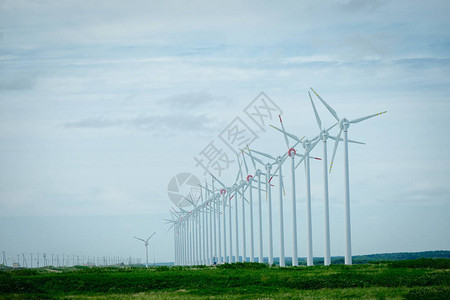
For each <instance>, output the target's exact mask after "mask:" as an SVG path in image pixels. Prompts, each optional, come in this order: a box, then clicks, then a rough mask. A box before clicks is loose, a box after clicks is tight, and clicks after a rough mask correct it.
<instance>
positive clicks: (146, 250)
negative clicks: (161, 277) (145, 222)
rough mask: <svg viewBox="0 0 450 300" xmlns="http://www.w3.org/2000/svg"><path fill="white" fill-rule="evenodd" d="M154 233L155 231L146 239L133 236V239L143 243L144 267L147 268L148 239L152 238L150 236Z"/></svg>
mask: <svg viewBox="0 0 450 300" xmlns="http://www.w3.org/2000/svg"><path fill="white" fill-rule="evenodd" d="M155 233H156V232H153V234H152V235H151V236H149V238H148V239H146V240H144V239H141V238H138V237H135V236H134V238H135V239H137V240H140V241H143V242H144V244H145V267H146V268H148V241H149V240H150V239H151V238H152V236H154V235H155Z"/></svg>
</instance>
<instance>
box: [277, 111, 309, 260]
mask: <svg viewBox="0 0 450 300" xmlns="http://www.w3.org/2000/svg"><path fill="white" fill-rule="evenodd" d="M278 117H279V118H280V124H281V128H282V129H283V135H284V140H285V142H286V146H287V148H288V150H287V155H288V156H289V157H290V158H291V172H292V208H291V209H292V241H293V243H292V266H298V251H297V207H296V196H295V155H296V153H297V151H296V150H295V146H297V145H298V143H300V142H297V143H296V144H295V145H294V146H293V147H290V146H289V139H288V138H287V135H286V133H285V132H284V125H283V121H282V120H281V116H280V115H279V116H278ZM270 126H272V127H273V128H275V129H278V128H276V127H275V126H273V125H270ZM302 139H303V138H302ZM302 139H300V141H301V140H302ZM286 158H287V156H286V157H285V159H286ZM283 162H284V161H283ZM280 207H281V208H282V203H281V193H280ZM283 250H284V249H283ZM283 252H284V251H283Z"/></svg>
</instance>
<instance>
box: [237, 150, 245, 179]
mask: <svg viewBox="0 0 450 300" xmlns="http://www.w3.org/2000/svg"><path fill="white" fill-rule="evenodd" d="M236 157H237V160H238V165H239V173H240V174H241V179H242V177H243V173H242V167H241V162H240V160H239V154H237V153H236ZM236 181H237V180H236Z"/></svg>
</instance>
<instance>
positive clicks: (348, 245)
mask: <svg viewBox="0 0 450 300" xmlns="http://www.w3.org/2000/svg"><path fill="white" fill-rule="evenodd" d="M311 90H312V91H313V92H314V94H315V95H316V96H317V98H319V100H320V101H321V102H322V104H323V105H324V106H325V107H326V108H327V110H328V111H329V112H330V113H331V115H332V116H333V117H334V118H335V119H336V121H338V123H339V128H340V131H339V134H338V136H337V139H336V142H335V144H334V150H333V157H332V159H331V164H330V172H331V168H332V167H333V161H334V157H335V155H336V150H337V147H338V144H339V141H340V137H341V134H342V131H344V186H345V264H346V265H351V264H352V242H351V227H350V184H349V167H348V142H349V140H348V133H347V131H348V128H349V127H350V124H356V123H359V122H361V121H364V120H367V119H370V118H373V117H376V116H378V115H382V114H384V113H386V111H384V112H380V113H377V114H372V115H368V116H365V117H361V118H357V119H353V120H351V121H349V120H347V119H346V118H342V119H340V118H339V116H338V115H337V113H336V111H335V110H334V109H333V108H331V106H329V105H328V103H326V102H325V100H323V99H322V97H320V96H319V94H317V93H316V91H314V90H313V89H312V88H311Z"/></svg>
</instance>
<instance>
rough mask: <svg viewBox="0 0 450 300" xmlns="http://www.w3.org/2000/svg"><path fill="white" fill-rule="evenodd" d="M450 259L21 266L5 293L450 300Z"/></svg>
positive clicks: (7, 279)
mask: <svg viewBox="0 0 450 300" xmlns="http://www.w3.org/2000/svg"><path fill="white" fill-rule="evenodd" d="M449 270H450V259H445V258H441V259H430V258H428V259H427V258H426V259H417V260H406V261H394V262H378V263H371V264H365V265H354V266H345V265H333V266H329V267H325V266H314V267H303V266H301V267H285V268H280V267H269V266H268V265H265V264H259V263H237V264H225V265H220V266H217V267H204V266H201V267H167V266H162V267H155V268H149V269H145V268H119V267H104V268H101V267H99V268H86V267H73V268H67V269H57V270H56V269H43V268H41V269H33V270H27V269H19V270H4V271H0V298H2V297H3V298H4V299H11V298H27V299H29V298H45V299H49V298H73V299H76V298H93V299H96V298H97V299H100V298H105V297H106V296H107V297H108V298H116V299H117V298H140V299H142V298H144V299H145V298H147V299H161V298H163V299H164V298H166V299H168V298H170V299H177V298H178V299H185V298H197V299H207V298H210V297H215V298H228V299H244V298H262V297H264V298H269V299H270V298H274V299H292V298H319V299H320V298H323V299H325V298H327V299H328V298H359V297H364V298H375V299H376V298H393V299H394V298H396V299H402V298H406V299H424V298H426V299H450V276H449V275H450V271H449Z"/></svg>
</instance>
